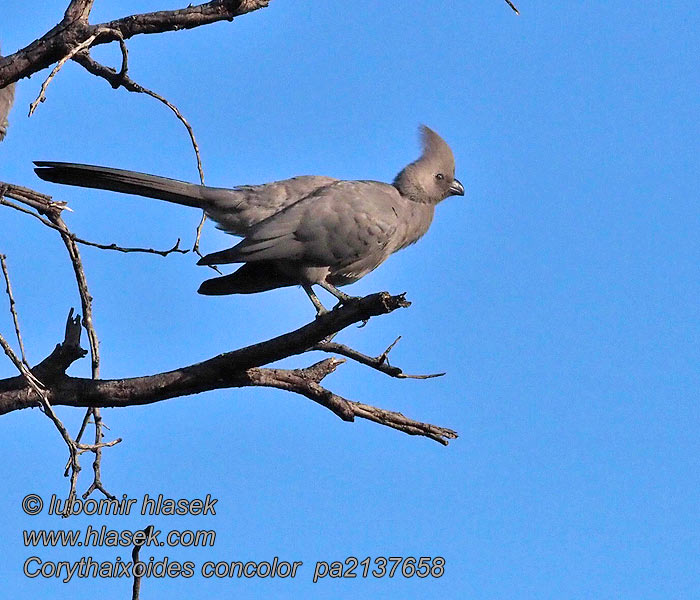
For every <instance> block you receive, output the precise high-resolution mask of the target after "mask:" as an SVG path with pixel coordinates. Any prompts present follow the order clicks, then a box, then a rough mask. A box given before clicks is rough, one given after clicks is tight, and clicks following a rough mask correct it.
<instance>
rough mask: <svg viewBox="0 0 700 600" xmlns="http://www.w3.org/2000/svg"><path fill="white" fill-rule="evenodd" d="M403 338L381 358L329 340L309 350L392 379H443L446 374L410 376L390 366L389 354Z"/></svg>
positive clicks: (395, 341)
mask: <svg viewBox="0 0 700 600" xmlns="http://www.w3.org/2000/svg"><path fill="white" fill-rule="evenodd" d="M400 339H401V336H399V337H397V338H396V339H395V340H394V342H393V343H392V344H391V345H390V346H389V347H388V348H387V349H386V350H384V352H382V353H381V354H380V355H379V356H367V355H366V354H362V352H358V351H357V350H355V349H353V348H350V347H349V346H345V345H344V344H338V343H337V342H331V341H329V340H323V341H322V342H319V343H318V344H316V345H314V346H312V347H311V348H309V350H318V351H320V352H329V353H332V354H340V355H342V356H345V357H347V358H350V359H352V360H354V361H357V362H359V363H360V364H363V365H367V366H368V367H372V368H373V369H375V370H377V371H380V372H381V373H384V374H386V375H389V376H390V377H396V378H397V379H433V378H434V377H442V376H443V375H445V373H431V374H430V375H408V374H406V373H404V372H403V371H402V370H401V369H400V368H399V367H393V366H391V365H390V364H389V352H391V350H392V348H393V347H394V346H396V344H397V343H398V341H399V340H400Z"/></svg>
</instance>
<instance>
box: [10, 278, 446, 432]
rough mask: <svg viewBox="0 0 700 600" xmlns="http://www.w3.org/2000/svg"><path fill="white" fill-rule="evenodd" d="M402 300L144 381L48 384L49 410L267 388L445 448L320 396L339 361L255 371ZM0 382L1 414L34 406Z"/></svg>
mask: <svg viewBox="0 0 700 600" xmlns="http://www.w3.org/2000/svg"><path fill="white" fill-rule="evenodd" d="M409 305H410V303H409V302H408V301H406V299H405V298H404V296H403V295H399V296H390V295H389V294H387V293H386V292H381V293H378V294H372V295H370V296H366V297H365V298H361V299H359V300H358V301H356V302H352V303H349V304H347V305H344V306H341V307H339V308H336V309H334V310H333V311H331V312H329V313H327V314H326V315H323V316H321V317H319V318H317V319H315V320H314V321H313V322H311V323H309V324H307V325H304V326H303V327H301V328H299V329H297V330H295V331H292V332H289V333H286V334H283V335H281V336H278V337H275V338H272V339H270V340H267V341H265V342H261V343H258V344H254V345H252V346H247V347H245V348H241V349H239V350H234V351H232V352H227V353H225V354H221V355H219V356H216V357H213V358H210V359H209V360H206V361H204V362H201V363H197V364H194V365H190V366H187V367H182V368H179V369H175V370H173V371H168V372H164V373H158V374H156V375H149V376H144V377H135V378H128V379H118V380H104V379H103V380H91V379H83V378H77V377H69V376H67V375H64V376H59V377H55V378H54V379H53V381H52V383H51V384H50V385H48V386H47V388H46V393H47V398H48V400H49V401H50V402H52V403H53V404H55V405H64V406H79V407H80V406H82V407H108V406H109V407H125V406H136V405H143V404H151V403H154V402H159V401H162V400H166V399H169V398H176V397H180V396H186V395H191V394H197V393H199V392H203V391H208V390H214V389H223V388H235V387H248V386H254V387H274V388H277V389H283V390H286V391H291V392H294V393H298V394H301V395H303V396H305V397H307V398H309V399H311V400H313V401H314V402H317V403H318V404H320V405H321V406H324V407H326V408H328V409H329V410H331V411H332V412H333V413H335V414H336V415H338V416H339V417H340V418H341V419H343V420H346V421H352V420H354V418H355V417H360V418H363V419H369V420H371V421H374V422H376V423H380V424H382V425H385V426H387V427H391V428H394V429H397V430H399V431H403V432H405V433H409V434H411V435H424V436H426V437H429V438H431V439H434V440H436V441H439V442H440V443H443V444H445V443H447V441H448V440H449V439H452V438H454V437H456V434H455V433H454V432H453V431H452V430H449V429H446V428H443V427H438V426H435V425H430V424H426V423H421V422H419V421H414V420H412V419H409V418H407V417H405V416H403V415H401V414H400V413H394V412H391V411H386V410H383V409H380V408H376V407H372V406H368V405H366V404H362V403H359V402H353V401H350V400H346V399H345V398H342V397H341V396H338V395H337V394H334V393H333V392H331V391H329V390H327V389H325V388H324V387H322V386H321V385H320V381H321V380H322V379H323V378H324V377H325V376H326V375H328V374H329V373H331V372H333V371H334V370H335V369H336V368H337V367H338V366H339V365H340V364H342V361H340V360H338V359H334V358H329V359H326V360H324V361H321V362H320V363H316V364H315V365H312V366H311V367H307V368H306V369H292V370H288V369H270V368H260V367H261V366H262V365H266V364H269V363H271V362H274V361H277V360H280V359H282V358H286V357H289V356H293V355H297V354H302V353H304V352H307V351H308V350H309V349H310V348H312V347H313V346H314V345H316V344H318V343H320V342H321V341H322V340H324V339H326V338H327V337H328V336H330V335H332V334H334V333H336V332H338V331H340V330H342V329H344V328H345V327H348V326H349V325H352V324H353V323H358V322H361V321H364V320H367V319H370V318H371V317H373V316H378V315H382V314H387V313H389V312H392V311H394V310H396V309H397V308H403V307H407V306H409ZM18 379H20V378H13V379H12V380H0V414H5V413H7V412H11V411H14V410H19V409H22V408H27V407H30V406H33V405H34V404H35V402H36V397H35V395H34V394H31V393H28V390H27V386H26V383H25V382H23V381H18Z"/></svg>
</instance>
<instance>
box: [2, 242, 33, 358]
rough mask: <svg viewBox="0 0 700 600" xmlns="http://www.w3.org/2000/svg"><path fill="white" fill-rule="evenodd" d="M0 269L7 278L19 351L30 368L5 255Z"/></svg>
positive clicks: (7, 291)
mask: <svg viewBox="0 0 700 600" xmlns="http://www.w3.org/2000/svg"><path fill="white" fill-rule="evenodd" d="M0 267H2V274H3V276H4V278H5V292H6V293H7V297H8V298H9V300H10V313H11V314H12V322H13V323H14V325H15V335H16V336H17V343H18V344H19V350H20V353H21V355H22V362H23V363H24V364H25V365H27V366H29V363H28V362H27V353H26V352H25V351H24V342H23V341H22V332H21V331H20V330H19V316H18V315H17V309H16V303H15V297H14V295H13V294H12V284H11V283H10V273H9V271H8V270H7V257H6V256H5V255H4V254H0Z"/></svg>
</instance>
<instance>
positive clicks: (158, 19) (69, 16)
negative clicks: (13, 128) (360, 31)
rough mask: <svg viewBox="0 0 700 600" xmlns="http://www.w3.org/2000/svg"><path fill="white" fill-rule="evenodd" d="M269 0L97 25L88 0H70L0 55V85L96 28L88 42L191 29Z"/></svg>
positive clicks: (43, 64)
mask: <svg viewBox="0 0 700 600" xmlns="http://www.w3.org/2000/svg"><path fill="white" fill-rule="evenodd" d="M269 2H270V0H213V1H212V2H207V3H205V4H199V5H197V6H191V5H190V6H187V7H186V8H182V9H180V10H163V11H158V12H153V13H145V14H139V15H131V16H128V17H123V18H121V19H116V20H114V21H110V22H109V23H104V24H100V25H89V24H88V23H87V20H86V19H87V15H88V13H89V10H90V5H91V4H92V2H88V1H86V0H77V1H75V2H72V3H71V5H70V6H69V8H68V10H67V11H66V15H65V17H64V18H63V20H62V21H61V22H60V23H59V24H58V25H56V26H55V27H54V28H53V29H51V30H50V31H49V32H47V33H46V34H45V35H43V36H42V37H40V38H39V39H38V40H35V41H34V42H32V43H31V44H29V45H28V46H26V47H25V48H22V49H21V50H18V51H17V52H15V53H14V54H10V55H9V56H6V57H4V58H0V88H3V87H5V86H6V85H8V84H10V83H12V82H15V81H17V80H19V79H22V78H24V77H29V76H30V75H32V74H33V73H36V72H38V71H41V70H43V69H46V68H47V67H49V66H50V65H52V64H53V63H56V62H58V61H60V60H61V59H62V58H63V57H65V56H66V55H68V54H69V53H70V52H71V50H72V49H74V48H76V47H77V46H79V45H80V44H83V43H85V42H86V40H88V39H89V38H90V37H91V36H92V35H94V34H95V33H96V32H97V31H98V30H100V29H103V30H109V31H105V32H104V33H101V34H100V35H99V36H98V37H97V38H96V39H95V40H94V42H93V43H92V45H98V44H106V43H109V42H113V41H115V40H117V39H119V37H121V38H122V39H128V38H130V37H133V36H135V35H139V34H144V33H163V32H166V31H178V30H180V29H192V28H194V27H200V26H202V25H209V24H211V23H216V22H218V21H231V20H233V19H234V18H235V17H238V16H241V15H244V14H246V13H249V12H252V11H254V10H258V9H260V8H264V7H266V6H267V5H268V4H269Z"/></svg>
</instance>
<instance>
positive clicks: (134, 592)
mask: <svg viewBox="0 0 700 600" xmlns="http://www.w3.org/2000/svg"><path fill="white" fill-rule="evenodd" d="M152 532H153V525H149V526H148V527H146V529H144V530H143V533H144V535H145V537H146V540H143V542H141V543H140V544H136V543H135V544H134V549H133V550H132V551H131V562H132V564H133V567H132V568H133V573H134V585H133V587H132V588H131V600H139V597H140V594H141V577H143V575H138V574H137V573H136V565H137V564H138V563H139V551H140V550H141V546H143V545H144V544H145V543H146V541H147V539H148V538H149V537H150V536H151V533H152Z"/></svg>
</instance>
